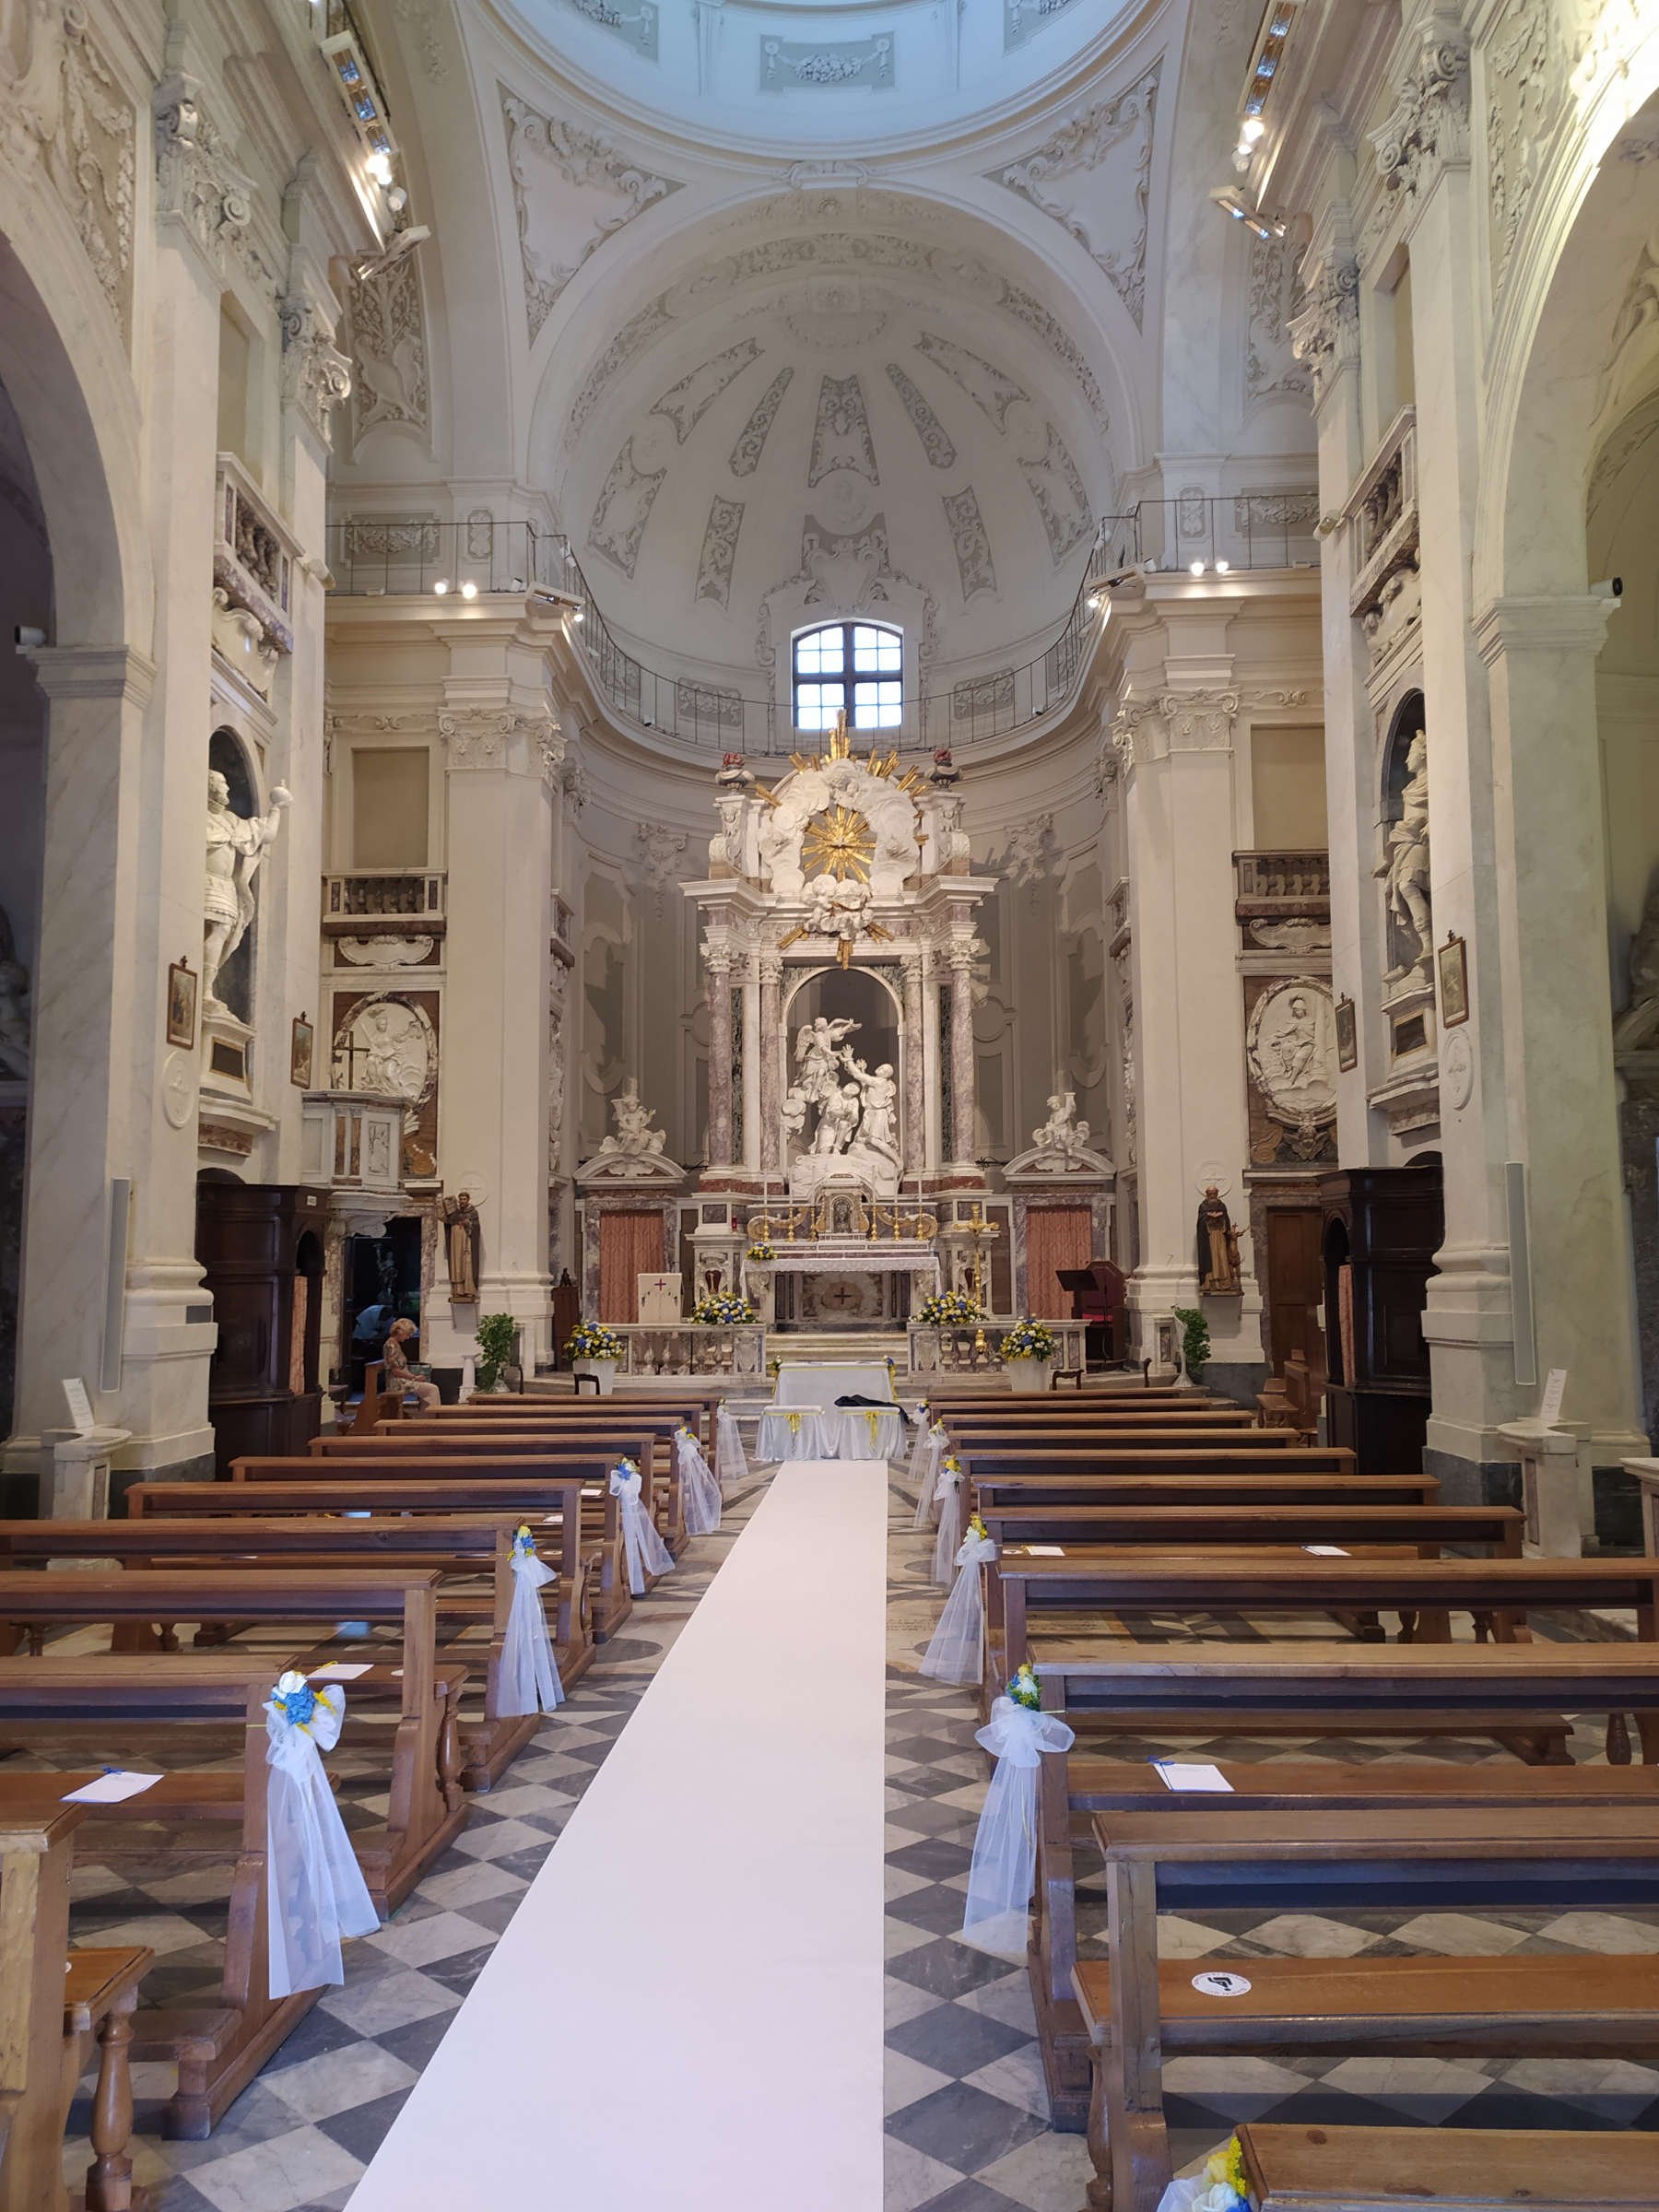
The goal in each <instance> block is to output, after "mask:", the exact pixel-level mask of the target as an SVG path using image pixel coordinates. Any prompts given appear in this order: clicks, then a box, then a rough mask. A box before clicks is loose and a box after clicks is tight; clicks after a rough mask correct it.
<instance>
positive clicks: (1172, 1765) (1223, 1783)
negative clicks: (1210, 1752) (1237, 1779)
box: [1152, 1759, 1232, 1794]
mask: <svg viewBox="0 0 1659 2212" xmlns="http://www.w3.org/2000/svg"><path fill="white" fill-rule="evenodd" d="M1152 1771H1153V1772H1154V1773H1155V1774H1156V1775H1157V1776H1158V1779H1159V1782H1161V1783H1163V1785H1164V1787H1165V1788H1166V1789H1169V1790H1226V1791H1227V1792H1228V1793H1229V1794H1231V1791H1232V1783H1230V1782H1229V1781H1228V1779H1227V1777H1226V1775H1225V1774H1223V1773H1222V1771H1221V1770H1220V1768H1219V1767H1215V1766H1211V1765H1210V1764H1209V1763H1208V1762H1207V1761H1206V1760H1189V1759H1154V1760H1153V1761H1152Z"/></svg>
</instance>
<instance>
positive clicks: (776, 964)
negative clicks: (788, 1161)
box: [760, 952, 783, 1175]
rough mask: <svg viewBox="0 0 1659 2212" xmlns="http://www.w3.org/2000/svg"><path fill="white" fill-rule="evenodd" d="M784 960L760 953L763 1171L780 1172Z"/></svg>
mask: <svg viewBox="0 0 1659 2212" xmlns="http://www.w3.org/2000/svg"><path fill="white" fill-rule="evenodd" d="M782 981H783V963H782V960H781V959H779V958H778V956H777V954H776V953H775V952H774V953H762V954H761V956H760V1172H761V1173H762V1174H763V1175H776V1174H778V1173H780V1172H781V1171H782V1166H783V1160H782V1127H781V1124H780V1117H781V1115H782V1104H783V1101H782V1095H781V1091H780V1086H779V1080H778V1077H779V1069H778V1052H779V1044H778V1022H779V1017H780V1009H781V1006H782Z"/></svg>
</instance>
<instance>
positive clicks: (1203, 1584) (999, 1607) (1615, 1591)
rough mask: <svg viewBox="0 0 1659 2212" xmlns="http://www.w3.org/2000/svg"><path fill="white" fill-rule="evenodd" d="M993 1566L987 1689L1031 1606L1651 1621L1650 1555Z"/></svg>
mask: <svg viewBox="0 0 1659 2212" xmlns="http://www.w3.org/2000/svg"><path fill="white" fill-rule="evenodd" d="M994 1577H995V1584H996V1587H995V1591H994V1604H992V1605H988V1606H987V1615H986V1624H985V1625H986V1645H987V1652H988V1659H987V1665H986V1677H987V1687H988V1688H989V1689H990V1694H993V1695H994V1685H999V1684H1000V1683H1002V1682H1004V1681H1006V1679H1007V1677H1009V1676H1011V1675H1012V1674H1014V1673H1015V1671H1016V1670H1017V1669H1018V1667H1019V1666H1020V1665H1023V1664H1024V1663H1025V1662H1026V1661H1027V1660H1028V1659H1029V1658H1030V1657H1031V1656H1032V1653H1031V1639H1030V1630H1029V1625H1028V1622H1029V1616H1030V1613H1031V1612H1033V1611H1042V1612H1046V1613H1053V1612H1055V1611H1064V1612H1065V1613H1068V1614H1072V1613H1088V1614H1123V1613H1129V1614H1137V1613H1147V1612H1162V1613H1177V1614H1180V1613H1215V1612H1272V1613H1344V1614H1354V1613H1359V1614H1367V1613H1382V1612H1391V1613H1401V1614H1405V1613H1410V1614H1414V1615H1417V1616H1419V1617H1420V1616H1422V1615H1424V1614H1428V1615H1430V1616H1433V1615H1438V1614H1442V1613H1472V1614H1479V1613H1486V1614H1490V1615H1491V1616H1492V1618H1493V1622H1494V1633H1495V1635H1496V1636H1497V1637H1498V1638H1500V1640H1502V1641H1513V1640H1514V1639H1515V1638H1516V1637H1517V1636H1518V1635H1519V1634H1521V1633H1522V1632H1523V1627H1522V1624H1524V1620H1525V1618H1526V1616H1527V1615H1528V1614H1529V1613H1532V1612H1535V1611H1536V1610H1538V1609H1539V1608H1540V1607H1545V1606H1568V1607H1571V1608H1573V1609H1575V1610H1582V1609H1583V1608H1585V1607H1591V1606H1596V1607H1600V1606H1630V1607H1632V1608H1633V1609H1634V1611H1635V1614H1636V1632H1637V1635H1638V1637H1639V1638H1640V1639H1641V1641H1644V1642H1651V1641H1653V1637H1654V1634H1655V1630H1656V1628H1659V1621H1656V1618H1655V1610H1654V1608H1655V1603H1656V1601H1659V1559H1315V1558H1313V1557H1312V1556H1311V1555H1309V1554H1307V1553H1303V1554H1302V1555H1301V1556H1300V1557H1299V1558H1294V1559H1272V1560H1265V1559H1262V1560H1255V1559H1251V1558H1250V1556H1249V1555H1248V1554H1246V1553H1241V1554H1239V1555H1236V1556H1234V1557H1230V1558H1228V1557H1221V1556H1218V1555H1211V1556H1209V1557H1207V1558H1203V1557H1195V1558H1191V1559H1167V1560H1166V1559H1144V1558H1141V1557H1139V1556H1128V1555H1125V1554H1124V1553H1119V1554H1117V1555H1116V1556H1115V1557H1114V1556H1112V1555H1111V1554H1106V1553H1100V1554H1097V1555H1095V1556H1093V1557H1091V1558H1088V1559H1086V1558H1084V1557H1083V1556H1082V1555H1081V1554H1079V1553H1077V1552H1076V1551H1072V1552H1069V1553H1068V1554H1067V1555H1066V1556H1065V1558H1062V1559H1033V1558H1032V1557H1030V1554H1015V1555H1013V1556H1011V1557H1009V1558H1007V1559H1000V1560H998V1561H996V1562H995V1564H994ZM1048 1633H1050V1634H1051V1635H1052V1634H1053V1631H1052V1630H1050V1631H1048ZM1072 1641H1073V1642H1074V1643H1075V1641H1076V1636H1075V1633H1074V1635H1073V1638H1072ZM1442 1641H1443V1638H1442ZM1394 1648H1395V1649H1396V1650H1397V1649H1399V1648H1401V1647H1400V1646H1397V1645H1396V1646H1395V1647H1394ZM1407 1648H1409V1647H1407ZM1459 1648H1460V1649H1463V1648H1479V1647H1461V1646H1460V1647H1459ZM1039 1655H1041V1653H1040V1654H1039ZM1644 1725H1646V1724H1644ZM1654 1748H1655V1750H1656V1751H1659V1737H1655V1739H1654Z"/></svg>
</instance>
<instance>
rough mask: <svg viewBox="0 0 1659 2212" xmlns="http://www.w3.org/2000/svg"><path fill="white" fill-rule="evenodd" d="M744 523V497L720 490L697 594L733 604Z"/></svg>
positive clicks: (712, 511)
mask: <svg viewBox="0 0 1659 2212" xmlns="http://www.w3.org/2000/svg"><path fill="white" fill-rule="evenodd" d="M742 527H743V501H742V500H727V499H723V498H722V497H721V495H720V493H719V492H716V493H715V495H714V499H713V501H712V504H711V506H710V508H709V520H708V524H707V525H706V526H705V528H704V530H703V541H702V552H701V555H700V557H699V559H698V563H697V596H698V598H699V599H712V601H713V602H714V605H715V606H727V605H728V604H729V602H730V599H731V593H732V570H733V568H734V566H735V562H736V559H737V533H738V532H739V531H740V530H741V529H742Z"/></svg>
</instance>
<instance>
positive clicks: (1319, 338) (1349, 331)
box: [1286, 253, 1359, 406]
mask: <svg viewBox="0 0 1659 2212" xmlns="http://www.w3.org/2000/svg"><path fill="white" fill-rule="evenodd" d="M1301 278H1302V283H1303V285H1304V286H1305V288H1306V292H1305V300H1304V304H1303V307H1302V309H1301V312H1300V314H1296V315H1292V316H1291V318H1290V320H1289V322H1288V324H1286V328H1287V329H1288V331H1289V333H1290V350H1291V352H1292V353H1293V354H1294V355H1295V356H1296V358H1297V359H1298V360H1299V361H1301V362H1304V363H1305V364H1306V366H1307V369H1308V371H1309V373H1310V374H1311V375H1312V379H1313V399H1314V404H1315V405H1316V406H1317V404H1318V402H1319V401H1320V400H1322V399H1323V398H1324V394H1325V391H1326V389H1327V387H1328V385H1329V384H1330V382H1331V380H1332V378H1333V377H1334V376H1335V372H1336V371H1337V370H1338V369H1339V368H1340V367H1341V366H1342V364H1343V363H1344V362H1345V361H1349V360H1352V359H1355V358H1356V357H1357V355H1358V353H1359V263H1358V261H1357V260H1356V259H1355V258H1354V256H1353V255H1352V254H1351V253H1327V254H1325V255H1324V258H1323V259H1321V260H1318V261H1314V260H1313V258H1312V256H1311V255H1310V256H1309V257H1308V259H1306V260H1304V262H1303V263H1302V267H1301Z"/></svg>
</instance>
